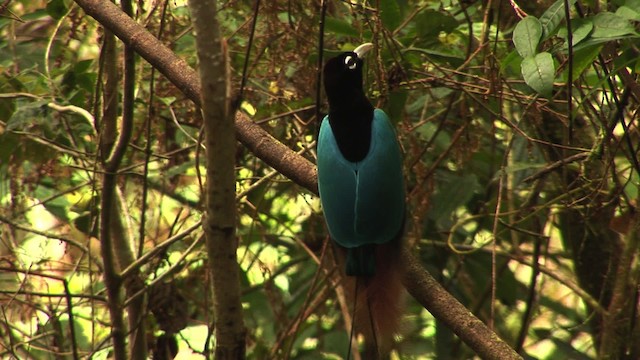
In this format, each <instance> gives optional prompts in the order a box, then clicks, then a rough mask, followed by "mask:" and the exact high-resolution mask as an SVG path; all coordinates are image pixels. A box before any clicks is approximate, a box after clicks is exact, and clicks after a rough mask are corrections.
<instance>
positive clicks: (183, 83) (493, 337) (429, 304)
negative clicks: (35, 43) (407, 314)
mask: <svg viewBox="0 0 640 360" xmlns="http://www.w3.org/2000/svg"><path fill="white" fill-rule="evenodd" d="M76 3H78V4H79V5H80V6H81V7H82V8H83V9H84V11H85V12H86V13H87V14H88V15H90V16H91V17H93V18H95V19H96V20H97V21H98V22H100V23H101V24H102V25H103V26H104V27H106V28H107V29H109V30H110V31H112V32H113V33H114V34H116V36H118V37H119V38H120V39H121V40H122V41H123V42H124V43H126V44H128V45H130V46H132V47H133V48H134V49H136V51H137V52H138V53H139V54H140V55H141V56H142V57H143V58H144V59H145V60H147V61H148V62H149V63H150V64H151V65H153V66H154V67H155V68H156V69H158V70H159V71H160V72H161V73H162V74H164V75H165V76H166V77H167V79H169V81H171V82H172V83H173V84H174V85H175V86H176V87H177V88H178V89H180V90H181V91H182V92H183V93H184V94H185V95H186V96H187V97H188V98H189V99H190V100H192V101H193V102H194V103H195V104H196V105H201V99H200V91H201V87H200V83H199V81H198V78H197V75H196V73H195V71H194V70H193V69H191V68H190V67H189V66H188V65H187V64H186V63H185V62H184V60H182V59H180V58H179V57H178V56H176V55H175V54H174V53H173V52H172V51H171V50H170V49H169V48H167V47H166V46H164V45H163V44H162V43H160V41H159V40H158V39H156V38H155V37H154V36H153V35H151V34H150V33H149V32H147V31H146V30H145V29H144V28H142V27H141V26H140V25H138V24H137V23H136V22H135V21H133V20H132V19H130V18H129V17H127V16H126V15H124V14H123V13H122V12H121V11H120V10H119V9H118V8H117V7H116V6H115V5H113V4H111V3H110V2H108V1H103V0H76ZM208 20H209V21H210V19H208ZM201 66H202V62H201ZM206 86H208V85H206V84H205V87H206ZM205 90H206V89H205ZM207 91H208V90H207ZM205 121H206V120H205ZM207 126H209V125H207ZM235 131H236V134H237V139H238V140H239V141H240V142H241V143H242V144H243V145H245V146H246V147H247V148H248V149H249V150H250V151H251V152H252V153H253V154H255V155H256V156H257V157H258V158H260V159H262V160H263V161H264V162H266V163H267V164H269V165H270V166H272V167H273V168H274V169H276V170H277V171H278V172H280V173H281V174H283V175H284V176H286V177H287V178H289V179H291V180H292V181H293V182H295V183H296V184H298V185H300V186H302V187H304V188H306V189H307V190H309V191H311V192H312V193H315V194H317V192H318V188H317V178H316V174H317V173H316V169H315V166H314V165H313V164H312V163H311V162H309V161H308V160H307V159H305V158H304V157H302V156H300V155H298V154H296V153H295V152H294V151H292V150H291V149H289V148H288V147H287V146H285V145H284V144H282V143H281V142H279V141H278V140H276V139H275V138H273V137H272V136H271V135H270V134H269V133H267V132H266V131H264V130H263V129H262V128H260V127H259V126H258V125H256V124H255V123H253V122H252V121H251V120H250V119H249V118H247V116H246V115H245V114H243V113H240V112H238V113H237V114H236V115H235ZM207 145H208V146H211V145H209V144H207ZM209 151H211V148H209ZM209 167H210V166H209ZM234 256H235V254H234ZM402 256H403V262H404V263H405V272H406V273H405V276H404V278H403V284H404V286H405V287H406V288H407V289H408V290H409V292H410V293H411V295H412V296H413V297H415V298H416V299H417V300H418V301H419V302H420V303H421V304H422V305H423V306H425V308H426V309H427V310H429V311H430V312H431V313H432V314H433V315H434V316H435V317H436V318H438V319H439V320H441V321H442V322H443V323H445V324H447V325H448V326H449V327H450V328H451V329H452V330H453V331H454V332H455V333H456V334H457V335H458V336H459V337H460V338H461V339H462V340H463V341H464V342H465V343H466V344H467V345H468V346H469V347H470V348H471V349H473V350H474V351H476V352H477V353H478V355H480V356H481V357H482V358H485V359H520V358H521V357H520V356H519V355H518V354H517V353H516V352H515V351H514V350H513V349H511V348H510V347H509V346H508V345H507V344H506V343H505V342H504V341H502V340H501V339H500V338H499V337H498V335H497V334H495V333H494V332H493V331H491V330H490V329H489V328H488V327H487V326H486V325H485V324H484V323H482V321H480V320H479V319H478V318H476V317H475V316H474V315H473V314H472V313H471V312H469V311H468V310H467V309H466V308H465V307H464V306H463V305H462V304H460V302H458V301H457V300H456V299H455V298H454V297H453V296H452V295H451V294H449V293H448V292H447V291H446V290H445V289H444V288H442V286H440V285H439V284H438V282H437V281H436V280H435V279H434V278H433V277H432V276H431V275H430V274H429V273H428V272H426V271H425V270H424V268H423V267H422V266H421V265H420V264H419V263H418V261H417V260H416V259H415V258H414V257H413V256H412V255H411V254H410V253H408V252H405V253H403V255H402ZM234 261H235V257H234Z"/></svg>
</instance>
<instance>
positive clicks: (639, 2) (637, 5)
mask: <svg viewBox="0 0 640 360" xmlns="http://www.w3.org/2000/svg"><path fill="white" fill-rule="evenodd" d="M624 7H627V8H629V9H631V10H633V11H635V12H637V13H640V0H627V1H625V2H624Z"/></svg>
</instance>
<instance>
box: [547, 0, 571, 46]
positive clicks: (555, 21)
mask: <svg viewBox="0 0 640 360" xmlns="http://www.w3.org/2000/svg"><path fill="white" fill-rule="evenodd" d="M575 2H576V0H569V1H568V5H569V6H571V5H573V4H575ZM564 6H565V0H557V1H556V2H555V3H553V5H551V6H549V8H548V9H547V10H546V11H545V12H544V14H542V16H540V24H541V25H542V38H543V39H546V38H548V37H549V36H551V35H552V34H553V32H554V31H555V30H556V29H557V28H558V26H559V25H560V23H561V22H562V20H563V19H564V18H565V9H564Z"/></svg>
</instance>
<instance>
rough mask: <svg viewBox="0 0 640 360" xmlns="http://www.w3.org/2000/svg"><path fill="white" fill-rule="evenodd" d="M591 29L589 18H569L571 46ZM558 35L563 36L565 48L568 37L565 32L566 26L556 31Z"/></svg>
mask: <svg viewBox="0 0 640 360" xmlns="http://www.w3.org/2000/svg"><path fill="white" fill-rule="evenodd" d="M591 30H593V22H591V20H589V19H573V20H571V35H572V36H571V42H572V43H573V44H572V45H573V46H576V45H577V44H578V43H580V42H581V41H582V40H584V39H586V38H587V36H589V34H590V33H591ZM558 36H559V37H561V38H564V39H565V41H566V44H565V48H568V47H569V45H568V44H569V39H568V34H567V28H565V27H563V28H562V29H560V30H559V31H558Z"/></svg>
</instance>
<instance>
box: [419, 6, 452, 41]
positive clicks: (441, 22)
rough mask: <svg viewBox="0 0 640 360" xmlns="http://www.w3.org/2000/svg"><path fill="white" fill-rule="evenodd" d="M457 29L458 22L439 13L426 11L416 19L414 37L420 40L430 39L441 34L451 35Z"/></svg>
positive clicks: (447, 15) (449, 16)
mask: <svg viewBox="0 0 640 360" xmlns="http://www.w3.org/2000/svg"><path fill="white" fill-rule="evenodd" d="M457 27H458V21H457V20H456V19H455V18H454V17H453V16H451V15H449V14H446V13H443V12H441V11H436V10H431V9H427V10H425V11H422V12H421V13H420V14H419V15H418V16H417V17H416V36H417V37H419V38H420V39H432V38H435V37H437V36H438V35H440V33H441V32H445V33H447V34H448V33H451V32H453V31H454V30H455V29H456V28H457Z"/></svg>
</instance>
